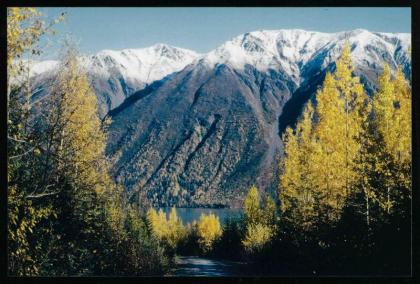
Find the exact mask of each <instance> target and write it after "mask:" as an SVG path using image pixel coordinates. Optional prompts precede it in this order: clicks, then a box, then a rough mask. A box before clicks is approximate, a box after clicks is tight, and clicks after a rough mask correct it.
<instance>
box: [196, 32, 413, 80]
mask: <svg viewBox="0 0 420 284" xmlns="http://www.w3.org/2000/svg"><path fill="white" fill-rule="evenodd" d="M410 39H411V35H410V34H403V33H400V34H390V33H374V32H370V31H367V30H363V29H357V30H353V31H345V32H339V33H321V32H312V31H305V30H299V29H294V30H263V31H255V32H250V33H245V34H243V35H239V36H237V37H235V38H233V39H232V40H230V41H228V42H226V43H224V44H223V45H222V46H220V47H218V48H216V49H215V50H213V51H211V52H209V53H208V54H206V55H204V56H203V57H202V58H201V59H200V62H201V63H202V64H203V63H204V64H207V65H208V66H210V67H214V66H215V65H217V64H229V65H231V66H232V67H234V68H236V69H243V68H244V67H245V66H246V65H247V64H249V65H252V66H254V67H255V68H257V69H258V70H259V71H267V70H269V69H274V70H281V71H284V72H285V73H286V74H288V75H289V76H291V78H293V80H294V81H295V82H296V83H297V84H299V83H300V82H301V80H302V79H304V78H302V77H301V71H302V67H303V66H305V65H306V64H308V63H310V62H311V60H314V59H317V55H319V54H322V55H323V57H324V58H323V62H322V64H321V66H320V67H325V66H327V65H328V64H329V63H331V62H332V61H333V60H335V59H336V58H337V57H338V55H339V52H340V50H341V48H342V46H343V45H344V43H345V42H346V41H348V42H349V43H350V45H351V47H352V58H353V61H354V62H355V64H373V63H375V62H382V61H383V59H387V58H388V59H390V61H391V63H392V64H393V65H395V66H396V65H397V62H395V60H394V59H395V56H394V55H396V54H397V53H398V52H401V53H405V54H406V53H407V50H408V48H409V45H410ZM325 55H327V56H325ZM380 57H381V58H380ZM395 66H394V67H395Z"/></svg>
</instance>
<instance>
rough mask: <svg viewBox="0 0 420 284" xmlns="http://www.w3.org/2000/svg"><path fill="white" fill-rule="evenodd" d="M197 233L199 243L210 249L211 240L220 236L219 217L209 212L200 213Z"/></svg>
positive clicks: (205, 248)
mask: <svg viewBox="0 0 420 284" xmlns="http://www.w3.org/2000/svg"><path fill="white" fill-rule="evenodd" d="M197 235H198V237H199V240H198V242H199V244H200V246H201V247H202V248H203V249H204V250H210V249H211V247H212V244H213V242H214V241H215V240H216V239H218V238H219V237H221V236H222V227H221V225H220V222H219V217H217V216H216V215H214V214H213V213H210V214H208V215H206V214H201V216H200V219H199V221H198V222H197Z"/></svg>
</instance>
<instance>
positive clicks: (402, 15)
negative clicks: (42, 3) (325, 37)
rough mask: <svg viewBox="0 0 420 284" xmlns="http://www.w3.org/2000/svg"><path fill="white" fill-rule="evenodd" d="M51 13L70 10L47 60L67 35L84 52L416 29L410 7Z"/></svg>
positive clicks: (50, 11)
mask: <svg viewBox="0 0 420 284" xmlns="http://www.w3.org/2000/svg"><path fill="white" fill-rule="evenodd" d="M40 10H41V11H42V12H43V13H44V14H45V15H46V16H47V17H54V16H56V15H58V14H59V13H60V12H62V11H65V12H67V16H66V20H65V22H63V23H60V24H58V25H56V27H55V29H56V30H57V31H58V32H59V33H58V36H55V37H53V39H52V40H49V41H48V43H47V45H45V44H44V46H47V48H45V52H44V55H43V57H44V58H55V57H57V51H56V50H57V47H58V46H59V45H60V42H61V41H62V39H63V38H65V37H69V36H70V37H71V38H72V39H73V40H75V41H76V42H77V43H78V47H79V49H80V51H81V52H82V53H89V54H90V53H96V52H97V51H99V50H102V49H117V50H118V49H123V48H141V47H147V46H150V45H153V44H155V43H167V44H170V45H174V46H178V47H183V48H189V49H192V50H195V51H197V52H202V53H204V52H208V51H210V50H212V49H214V48H216V47H217V46H219V45H221V44H222V43H223V42H225V41H227V40H229V39H231V38H232V37H234V36H237V35H239V34H242V33H246V32H249V31H255V30H261V29H271V30H273V29H292V28H295V29H305V30H312V31H322V32H337V31H344V30H352V29H356V28H363V29H368V30H371V31H377V32H408V33H409V32H411V10H410V8H42V9H40Z"/></svg>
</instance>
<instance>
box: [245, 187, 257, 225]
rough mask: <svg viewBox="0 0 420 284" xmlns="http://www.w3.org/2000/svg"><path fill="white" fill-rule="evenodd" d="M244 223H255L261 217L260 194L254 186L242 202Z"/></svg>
mask: <svg viewBox="0 0 420 284" xmlns="http://www.w3.org/2000/svg"><path fill="white" fill-rule="evenodd" d="M244 214H245V222H246V223H247V224H249V223H257V222H258V221H259V220H260V217H261V210H260V194H259V193H258V189H257V187H256V186H255V185H253V186H251V188H250V189H249V191H248V194H247V196H246V198H245V201H244Z"/></svg>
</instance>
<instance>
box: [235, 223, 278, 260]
mask: <svg viewBox="0 0 420 284" xmlns="http://www.w3.org/2000/svg"><path fill="white" fill-rule="evenodd" d="M272 236H273V232H272V229H271V228H270V227H269V226H267V225H264V224H249V225H248V226H247V228H246V233H245V238H244V240H242V244H243V246H244V247H245V250H246V251H247V252H251V253H253V252H257V251H259V250H260V249H262V248H263V247H264V245H266V244H267V243H268V242H269V241H270V240H271V238H272Z"/></svg>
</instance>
